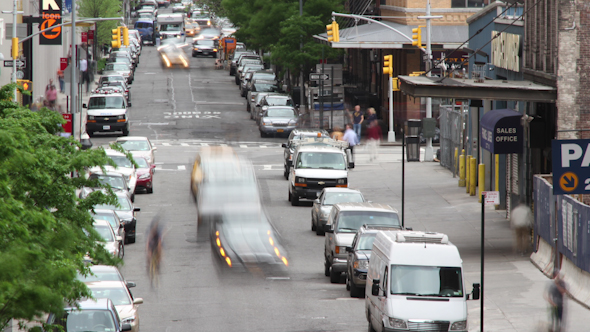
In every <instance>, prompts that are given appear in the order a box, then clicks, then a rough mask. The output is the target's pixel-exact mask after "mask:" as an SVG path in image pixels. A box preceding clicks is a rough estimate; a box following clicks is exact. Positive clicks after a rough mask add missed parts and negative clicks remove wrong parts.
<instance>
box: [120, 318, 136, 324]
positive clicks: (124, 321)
mask: <svg viewBox="0 0 590 332" xmlns="http://www.w3.org/2000/svg"><path fill="white" fill-rule="evenodd" d="M133 323H135V317H128V318H125V319H123V320H121V324H133Z"/></svg>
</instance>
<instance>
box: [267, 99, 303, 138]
mask: <svg viewBox="0 0 590 332" xmlns="http://www.w3.org/2000/svg"><path fill="white" fill-rule="evenodd" d="M262 109H263V114H262V115H261V118H260V125H259V126H258V130H259V131H260V137H267V136H271V135H272V136H276V135H285V134H286V135H289V134H291V132H292V131H293V129H295V127H297V123H298V122H299V114H297V110H295V108H293V107H286V106H270V107H267V106H265V107H263V108H262Z"/></svg>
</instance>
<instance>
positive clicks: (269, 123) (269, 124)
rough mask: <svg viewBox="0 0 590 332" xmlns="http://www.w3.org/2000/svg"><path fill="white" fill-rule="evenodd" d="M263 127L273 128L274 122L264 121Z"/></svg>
mask: <svg viewBox="0 0 590 332" xmlns="http://www.w3.org/2000/svg"><path fill="white" fill-rule="evenodd" d="M262 125H263V126H271V127H272V122H270V121H262Z"/></svg>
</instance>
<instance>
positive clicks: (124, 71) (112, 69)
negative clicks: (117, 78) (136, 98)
mask: <svg viewBox="0 0 590 332" xmlns="http://www.w3.org/2000/svg"><path fill="white" fill-rule="evenodd" d="M103 74H104V75H109V74H118V75H121V76H123V77H124V78H125V79H126V80H127V83H128V84H131V83H132V82H133V69H132V67H130V66H129V65H127V64H125V63H119V62H111V63H107V64H106V65H105V67H104V71H103Z"/></svg>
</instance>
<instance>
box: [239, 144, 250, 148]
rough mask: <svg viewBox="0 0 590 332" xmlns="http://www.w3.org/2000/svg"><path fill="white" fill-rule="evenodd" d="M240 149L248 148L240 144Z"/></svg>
mask: <svg viewBox="0 0 590 332" xmlns="http://www.w3.org/2000/svg"><path fill="white" fill-rule="evenodd" d="M240 148H242V149H247V148H248V146H247V145H244V144H240Z"/></svg>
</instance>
